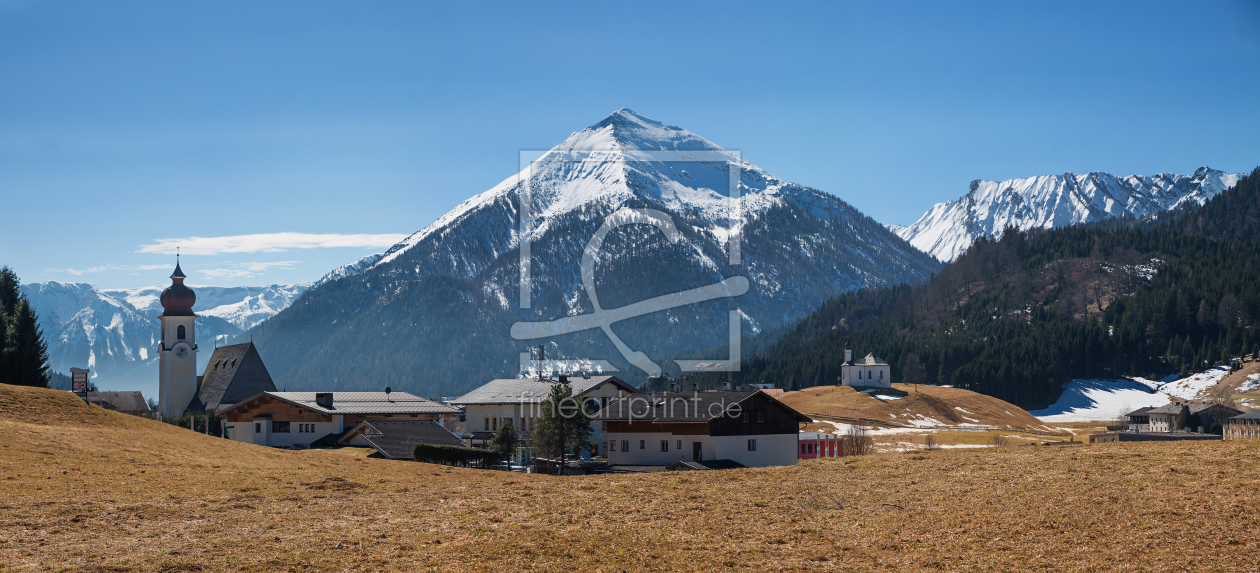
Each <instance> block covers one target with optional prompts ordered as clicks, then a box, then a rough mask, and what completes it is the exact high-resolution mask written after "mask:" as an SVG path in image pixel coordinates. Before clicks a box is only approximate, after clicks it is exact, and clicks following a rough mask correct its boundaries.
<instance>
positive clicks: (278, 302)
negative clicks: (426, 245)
mask: <svg viewBox="0 0 1260 573" xmlns="http://www.w3.org/2000/svg"><path fill="white" fill-rule="evenodd" d="M190 286H193V289H194V290H195V291H196V292H197V306H196V312H197V314H198V319H197V340H198V346H201V347H202V349H203V350H205V348H207V347H209V348H210V349H213V348H214V342H215V340H216V339H217V340H218V341H220V342H229V341H231V340H232V339H233V338H235V337H236V336H239V335H240V334H241V333H242V332H244V330H245V329H247V328H249V327H251V326H253V325H255V324H257V323H259V322H261V321H262V320H264V319H266V318H268V317H270V316H271V315H274V314H275V313H277V312H279V311H280V310H282V309H284V308H285V307H287V306H289V305H290V304H291V303H292V302H293V301H294V300H295V299H296V298H297V297H298V296H299V295H301V294H302V293H303V292H305V291H306V289H308V288H310V283H300V284H295V285H271V286H264V287H213V286H195V285H190ZM165 288H166V286H165V285H163V286H152V287H142V288H137V289H119V290H102V289H98V288H96V287H95V286H93V285H91V284H87V283H63V282H57V281H49V282H45V283H30V284H24V285H22V287H21V291H22V293H23V294H25V295H26V297H27V298H28V299H29V300H30V301H31V304H32V305H33V306H34V308H35V311H36V312H37V313H38V315H39V323H40V328H41V329H43V331H44V339H45V340H46V341H47V342H48V356H49V364H50V366H51V368H52V369H53V370H54V371H57V372H62V373H66V372H69V370H70V368H71V367H72V366H77V367H79V368H84V367H88V368H91V369H92V374H91V376H92V381H93V382H94V383H95V384H97V385H98V387H100V388H102V389H117V390H142V391H144V392H145V395H146V396H150V395H152V396H155V397H156V396H157V394H156V391H157V354H156V353H155V351H154V348H155V347H156V345H157V342H158V335H159V323H158V319H157V317H158V315H160V314H162V306H161V304H159V302H158V297H160V296H161V294H162V290H163V289H165ZM199 358H201V359H206V360H208V359H209V358H210V354H209V353H207V352H203V353H201V354H200V355H199Z"/></svg>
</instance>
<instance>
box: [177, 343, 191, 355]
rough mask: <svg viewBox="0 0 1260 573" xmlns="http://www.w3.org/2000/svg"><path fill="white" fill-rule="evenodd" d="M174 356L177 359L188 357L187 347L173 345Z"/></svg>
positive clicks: (184, 345)
mask: <svg viewBox="0 0 1260 573" xmlns="http://www.w3.org/2000/svg"><path fill="white" fill-rule="evenodd" d="M175 356H177V357H179V358H183V357H185V356H188V345H187V344H177V345H175Z"/></svg>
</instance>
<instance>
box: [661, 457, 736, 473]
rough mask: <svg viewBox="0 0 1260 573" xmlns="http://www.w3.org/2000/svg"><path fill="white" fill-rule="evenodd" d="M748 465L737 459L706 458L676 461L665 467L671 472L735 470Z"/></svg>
mask: <svg viewBox="0 0 1260 573" xmlns="http://www.w3.org/2000/svg"><path fill="white" fill-rule="evenodd" d="M746 467H748V466H746V465H744V464H741V463H739V462H737V461H735V460H704V461H701V462H694V461H681V462H674V463H672V464H669V465H668V466H665V469H666V470H668V471H671V472H680V471H683V472H685V471H692V470H701V471H703V470H734V469H739V468H746Z"/></svg>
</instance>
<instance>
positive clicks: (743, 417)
mask: <svg viewBox="0 0 1260 573" xmlns="http://www.w3.org/2000/svg"><path fill="white" fill-rule="evenodd" d="M741 418H742V421H743V422H744V423H745V424H747V423H748V412H744V415H743V416H741Z"/></svg>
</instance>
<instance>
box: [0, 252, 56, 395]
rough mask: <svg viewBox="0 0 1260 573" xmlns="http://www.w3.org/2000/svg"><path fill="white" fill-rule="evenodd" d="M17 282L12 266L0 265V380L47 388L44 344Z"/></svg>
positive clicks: (45, 347)
mask: <svg viewBox="0 0 1260 573" xmlns="http://www.w3.org/2000/svg"><path fill="white" fill-rule="evenodd" d="M19 284H20V283H19V281H18V277H17V274H16V273H14V272H13V270H12V269H10V268H9V267H0V383H3V384H15V385H19V386H37V387H40V388H47V387H48V383H49V378H50V377H49V375H48V343H47V342H45V341H44V335H43V333H42V332H41V331H40V328H39V317H38V316H36V314H35V309H34V308H31V303H30V301H29V300H27V299H26V297H24V296H22V295H21V292H20V291H19V290H18V286H19Z"/></svg>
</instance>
